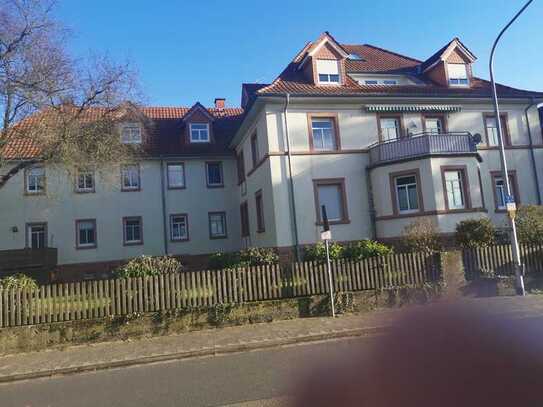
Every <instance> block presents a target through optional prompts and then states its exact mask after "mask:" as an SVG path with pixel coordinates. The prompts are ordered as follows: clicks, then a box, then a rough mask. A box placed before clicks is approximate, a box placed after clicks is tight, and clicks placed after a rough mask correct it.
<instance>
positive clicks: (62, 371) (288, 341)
mask: <svg viewBox="0 0 543 407" xmlns="http://www.w3.org/2000/svg"><path fill="white" fill-rule="evenodd" d="M387 330H388V327H386V326H377V327H370V328H357V329H344V330H338V331H331V332H323V333H317V334H311V335H301V336H293V337H287V338H280V339H271V340H264V341H259V342H248V343H239V344H231V345H225V346H214V347H209V348H204V349H198V350H191V351H183V352H175V353H168V354H163V355H155V356H144V357H139V358H134V359H130V360H118V361H109V362H100V363H93V364H88V365H81V366H72V367H65V368H58V369H49V370H41V371H37V372H29V373H21V374H14V375H8V376H0V383H11V382H17V381H21V380H30V379H38V378H44V377H51V376H62V375H69V374H76V373H84V372H92V371H97V370H106V369H114V368H119V367H128V366H136V365H145V364H149V363H157V362H167V361H171V360H182V359H191V358H196V357H203V356H216V355H227V354H230V353H239V352H248V351H254V350H259V349H269V348H276V347H280V346H286V345H296V344H303V343H311V342H319V341H327V340H333V339H342V338H355V337H364V336H375V335H380V334H383V333H385V332H386V331H387Z"/></svg>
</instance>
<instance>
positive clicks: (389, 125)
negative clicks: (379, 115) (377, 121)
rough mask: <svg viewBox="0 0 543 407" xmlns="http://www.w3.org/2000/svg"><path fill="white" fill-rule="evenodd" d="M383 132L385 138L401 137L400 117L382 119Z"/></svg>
mask: <svg viewBox="0 0 543 407" xmlns="http://www.w3.org/2000/svg"><path fill="white" fill-rule="evenodd" d="M381 132H382V133H383V140H384V141H388V140H395V139H398V138H399V123H398V119H392V118H387V119H381Z"/></svg>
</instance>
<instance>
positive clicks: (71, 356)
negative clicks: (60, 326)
mask: <svg viewBox="0 0 543 407" xmlns="http://www.w3.org/2000/svg"><path fill="white" fill-rule="evenodd" d="M439 304H440V303H435V304H430V305H425V306H422V307H434V306H439ZM441 304H443V303H441ZM462 304H464V305H465V306H468V307H471V306H475V307H477V308H478V309H479V310H480V311H485V312H488V313H490V314H495V315H500V316H502V317H508V318H512V319H524V318H534V317H542V316H543V296H541V295H536V296H528V297H494V298H481V299H471V300H464V301H462ZM412 307H417V306H412ZM412 307H411V308H412ZM398 314H399V311H398V309H388V310H380V311H374V312H370V313H366V314H361V315H345V316H340V317H338V318H335V319H333V318H303V319H293V320H287V321H278V322H271V323H261V324H254V325H242V326H236V327H227V328H218V329H210V330H204V331H195V332H189V333H184V334H180V335H170V336H160V337H154V338H148V339H137V340H131V341H116V342H102V343H97V344H90V345H81V346H73V347H68V348H65V349H63V350H60V349H54V350H47V351H41V352H30V353H22V354H17V355H11V356H4V357H0V383H2V382H11V381H17V380H24V379H31V378H38V377H47V376H53V375H58V374H68V373H77V372H84V371H92V370H99V369H107V368H113V367H122V366H130V365H138V364H145V363H153V362H160V361H167V360H175V359H184V358H191V357H197V356H212V355H219V354H226V353H233V352H242V351H247V350H255V349H264V348H269V347H276V346H282V345H290V344H298V343H304V342H312V341H321V340H329V339H337V338H348V337H357V336H366V335H367V336H371V335H378V334H382V333H384V332H386V330H387V327H390V326H391V324H392V323H393V321H394V319H395V318H397V316H398Z"/></svg>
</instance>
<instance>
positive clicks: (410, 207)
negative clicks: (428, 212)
mask: <svg viewBox="0 0 543 407" xmlns="http://www.w3.org/2000/svg"><path fill="white" fill-rule="evenodd" d="M394 188H395V191H396V197H395V198H396V207H397V208H398V212H399V213H411V212H417V211H419V208H420V203H419V185H418V183H417V176H416V175H415V174H413V175H405V176H398V177H395V178H394Z"/></svg>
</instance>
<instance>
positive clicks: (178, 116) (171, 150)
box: [0, 105, 243, 160]
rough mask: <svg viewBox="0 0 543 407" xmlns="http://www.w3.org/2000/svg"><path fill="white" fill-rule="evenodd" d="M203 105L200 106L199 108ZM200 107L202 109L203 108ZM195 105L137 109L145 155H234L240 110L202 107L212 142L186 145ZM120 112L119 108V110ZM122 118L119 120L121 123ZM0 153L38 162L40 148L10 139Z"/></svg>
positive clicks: (94, 114)
mask: <svg viewBox="0 0 543 407" xmlns="http://www.w3.org/2000/svg"><path fill="white" fill-rule="evenodd" d="M200 106H202V105H200ZM202 107H203V106H202ZM193 108H194V106H192V107H191V108H188V107H163V106H143V107H138V110H139V112H140V114H142V115H143V117H144V118H146V119H147V120H146V122H148V123H149V127H148V129H147V130H148V136H149V137H148V139H147V141H146V144H145V145H144V146H143V148H144V152H145V154H147V156H151V157H156V156H164V157H177V156H229V155H233V152H232V150H231V149H230V148H229V147H228V145H229V143H230V141H231V140H232V138H233V137H234V134H235V133H236V131H237V129H238V128H239V126H240V124H241V121H242V119H243V109H241V108H231V107H227V108H224V109H216V108H209V109H207V108H205V107H203V108H204V109H205V110H206V111H207V114H208V115H210V116H211V117H212V118H213V137H214V142H213V143H186V142H185V138H184V137H183V132H184V129H185V128H186V126H187V124H186V122H185V118H186V117H187V115H188V114H189V112H190V111H191V110H193ZM120 110H122V109H120ZM102 112H103V109H101V108H98V107H94V108H89V109H88V110H87V111H86V112H85V115H86V118H88V120H89V121H92V120H98V119H99V118H100V117H101V115H102V114H103V113H102ZM45 114H47V112H41V113H35V114H33V115H32V116H29V117H28V118H26V119H25V120H23V121H22V122H21V123H20V124H19V125H21V126H32V125H33V123H37V122H38V121H39V120H42V118H43V117H44V116H43V115H45ZM123 118H124V116H121V117H120V120H122V119H123ZM0 149H1V151H0V153H1V154H2V157H3V158H5V159H7V160H23V159H39V156H40V148H39V146H38V145H36V143H35V142H33V141H32V139H30V138H23V137H20V138H13V139H12V140H6V143H5V144H4V145H1V143H0Z"/></svg>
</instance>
